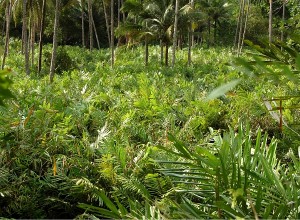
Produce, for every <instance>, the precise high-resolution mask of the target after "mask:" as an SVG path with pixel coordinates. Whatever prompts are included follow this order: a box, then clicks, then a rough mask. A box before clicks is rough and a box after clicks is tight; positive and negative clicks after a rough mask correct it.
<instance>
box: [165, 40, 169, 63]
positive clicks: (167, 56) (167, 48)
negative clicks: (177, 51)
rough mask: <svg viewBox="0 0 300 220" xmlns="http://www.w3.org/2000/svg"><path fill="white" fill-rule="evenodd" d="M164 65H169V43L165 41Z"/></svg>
mask: <svg viewBox="0 0 300 220" xmlns="http://www.w3.org/2000/svg"><path fill="white" fill-rule="evenodd" d="M165 66H169V43H168V42H166V51H165Z"/></svg>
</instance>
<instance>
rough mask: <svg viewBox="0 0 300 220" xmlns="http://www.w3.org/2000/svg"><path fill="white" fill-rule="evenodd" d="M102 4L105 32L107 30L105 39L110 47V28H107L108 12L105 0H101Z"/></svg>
mask: <svg viewBox="0 0 300 220" xmlns="http://www.w3.org/2000/svg"><path fill="white" fill-rule="evenodd" d="M102 4H103V11H104V18H105V25H106V32H107V39H108V44H109V47H111V42H110V40H111V39H110V28H109V18H108V14H107V11H106V6H105V2H104V0H103V1H102Z"/></svg>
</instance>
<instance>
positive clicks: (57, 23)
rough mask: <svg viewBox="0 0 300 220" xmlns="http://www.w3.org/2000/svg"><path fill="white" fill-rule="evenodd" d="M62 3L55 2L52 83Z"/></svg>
mask: <svg viewBox="0 0 300 220" xmlns="http://www.w3.org/2000/svg"><path fill="white" fill-rule="evenodd" d="M60 5H61V0H56V3H55V19H54V33H53V48H52V56H51V65H50V83H52V82H53V78H54V73H55V62H56V55H57V37H58V31H59V30H58V27H59V17H60V10H61V8H60Z"/></svg>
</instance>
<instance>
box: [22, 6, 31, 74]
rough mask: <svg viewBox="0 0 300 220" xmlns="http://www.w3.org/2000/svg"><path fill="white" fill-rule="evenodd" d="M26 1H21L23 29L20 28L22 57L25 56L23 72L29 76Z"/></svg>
mask: <svg viewBox="0 0 300 220" xmlns="http://www.w3.org/2000/svg"><path fill="white" fill-rule="evenodd" d="M27 19H28V17H27V0H23V19H22V20H23V27H22V35H23V41H24V42H23V45H24V55H25V70H26V74H27V75H29V74H30V70H29V51H28V32H27Z"/></svg>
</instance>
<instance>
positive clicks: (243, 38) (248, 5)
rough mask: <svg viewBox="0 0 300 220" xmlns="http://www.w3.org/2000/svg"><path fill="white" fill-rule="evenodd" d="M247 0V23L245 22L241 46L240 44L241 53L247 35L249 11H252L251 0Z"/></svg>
mask: <svg viewBox="0 0 300 220" xmlns="http://www.w3.org/2000/svg"><path fill="white" fill-rule="evenodd" d="M245 1H247V9H246V15H245V24H244V31H243V36H242V41H241V46H240V50H239V52H238V53H239V54H241V53H242V49H243V46H244V40H245V36H246V30H247V23H248V17H249V11H250V0H245Z"/></svg>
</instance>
